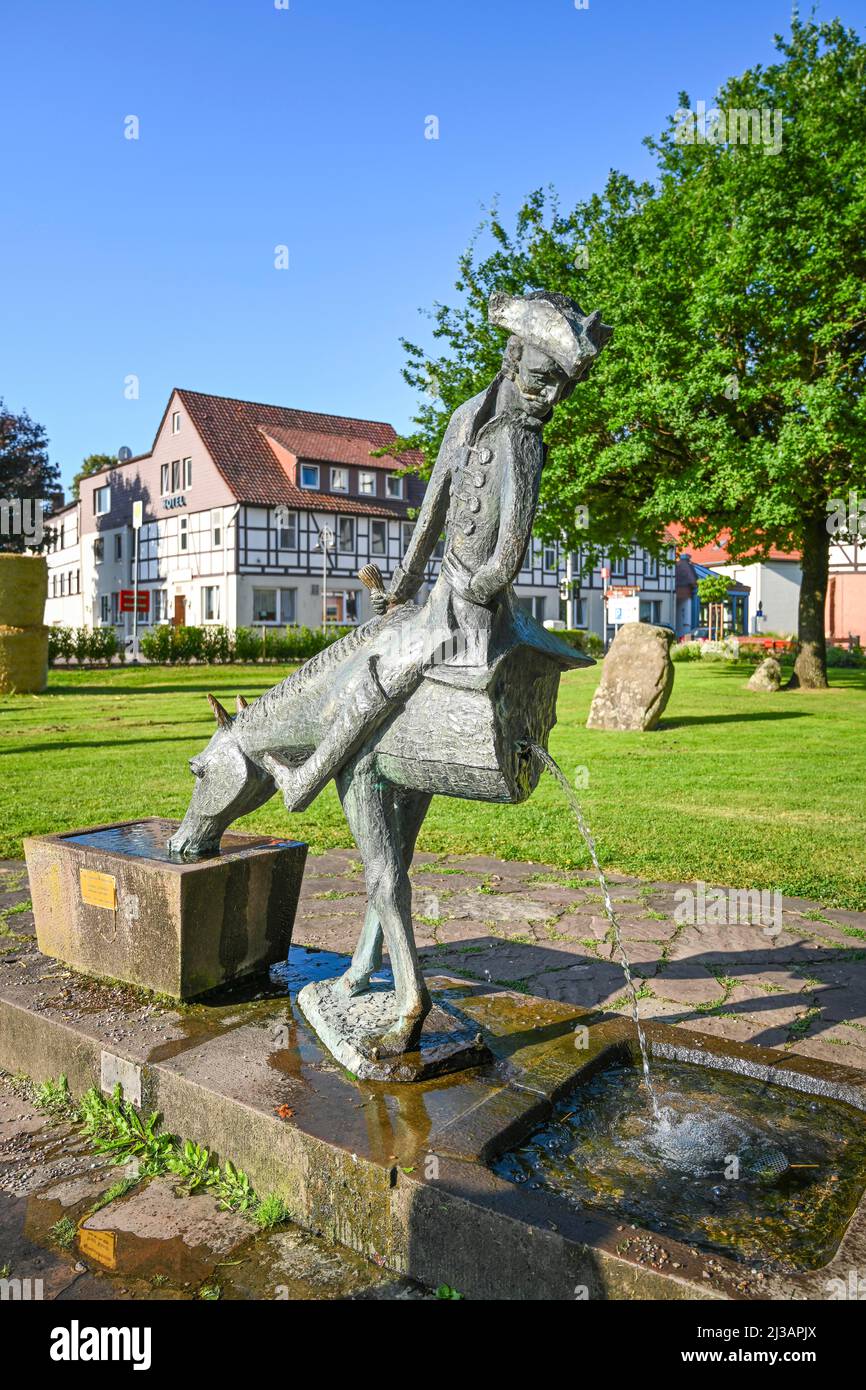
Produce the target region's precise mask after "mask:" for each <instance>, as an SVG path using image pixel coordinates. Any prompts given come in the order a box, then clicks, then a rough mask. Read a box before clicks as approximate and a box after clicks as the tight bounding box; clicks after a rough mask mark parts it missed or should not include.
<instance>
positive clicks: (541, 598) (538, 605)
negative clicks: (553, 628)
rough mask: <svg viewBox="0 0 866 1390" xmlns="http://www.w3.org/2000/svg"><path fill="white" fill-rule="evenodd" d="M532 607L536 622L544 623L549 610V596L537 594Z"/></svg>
mask: <svg viewBox="0 0 866 1390" xmlns="http://www.w3.org/2000/svg"><path fill="white" fill-rule="evenodd" d="M532 607H533V611H534V617H535V621H536V622H537V623H543V622H544V615H545V612H546V610H547V596H546V595H545V594H536V595H535V597H534V598H533V600H532Z"/></svg>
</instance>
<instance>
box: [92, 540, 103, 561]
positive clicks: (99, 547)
mask: <svg viewBox="0 0 866 1390" xmlns="http://www.w3.org/2000/svg"><path fill="white" fill-rule="evenodd" d="M104 556H105V541H104V540H103V538H102V536H97V537H96V540H95V541H94V542H93V558H94V560H95V561H96V563H97V564H99V563H100V561H101V560H102V559H103V558H104Z"/></svg>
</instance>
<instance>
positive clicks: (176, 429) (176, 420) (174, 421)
mask: <svg viewBox="0 0 866 1390" xmlns="http://www.w3.org/2000/svg"><path fill="white" fill-rule="evenodd" d="M171 432H172V434H180V411H179V410H173V411H172V414H171Z"/></svg>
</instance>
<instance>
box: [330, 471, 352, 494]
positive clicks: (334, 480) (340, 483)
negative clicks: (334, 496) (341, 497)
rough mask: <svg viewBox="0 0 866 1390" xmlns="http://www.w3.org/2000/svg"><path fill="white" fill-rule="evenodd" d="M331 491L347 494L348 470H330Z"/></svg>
mask: <svg viewBox="0 0 866 1390" xmlns="http://www.w3.org/2000/svg"><path fill="white" fill-rule="evenodd" d="M331 491H332V492H348V491H349V470H348V468H332V469H331Z"/></svg>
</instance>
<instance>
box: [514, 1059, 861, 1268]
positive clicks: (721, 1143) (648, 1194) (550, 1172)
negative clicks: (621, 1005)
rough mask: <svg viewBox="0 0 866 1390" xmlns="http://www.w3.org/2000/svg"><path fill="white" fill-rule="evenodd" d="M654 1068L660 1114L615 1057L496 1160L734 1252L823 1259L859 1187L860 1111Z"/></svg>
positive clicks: (589, 1203)
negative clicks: (540, 1125)
mask: <svg viewBox="0 0 866 1390" xmlns="http://www.w3.org/2000/svg"><path fill="white" fill-rule="evenodd" d="M656 1077H657V1078H658V1081H657V1091H658V1099H659V1107H660V1111H661V1116H660V1119H658V1120H656V1119H655V1117H654V1115H653V1112H652V1109H651V1107H650V1105H649V1103H648V1100H647V1096H646V1091H645V1089H644V1087H643V1086H642V1085H641V1073H640V1071H639V1070H638V1069H637V1068H635V1067H634V1066H625V1065H616V1066H610V1067H608V1068H606V1069H605V1070H604V1071H602V1072H600V1073H599V1074H598V1075H597V1076H596V1077H594V1078H593V1079H592V1080H591V1081H589V1082H588V1083H587V1084H586V1085H584V1086H583V1087H581V1088H580V1089H579V1090H575V1091H572V1092H571V1093H570V1095H569V1096H568V1097H566V1099H565V1100H563V1101H561V1102H560V1103H559V1104H558V1105H557V1106H556V1107H555V1111H554V1117H553V1119H552V1121H551V1122H550V1123H548V1124H547V1125H545V1126H544V1128H543V1129H540V1130H538V1131H536V1133H535V1134H534V1135H533V1136H532V1138H531V1139H530V1140H529V1141H528V1142H527V1143H526V1144H524V1145H522V1146H521V1147H520V1148H519V1149H515V1150H513V1151H512V1152H511V1153H508V1154H505V1155H503V1156H502V1157H501V1158H500V1159H499V1160H497V1162H496V1163H495V1164H493V1165H492V1166H493V1169H494V1171H495V1172H496V1173H498V1174H499V1175H500V1176H501V1177H503V1178H506V1179H507V1180H508V1181H510V1182H514V1183H520V1184H522V1185H524V1186H525V1187H527V1188H529V1189H536V1190H541V1191H546V1192H554V1193H558V1194H559V1195H561V1196H564V1197H566V1198H567V1199H568V1200H569V1201H571V1202H572V1203H573V1204H575V1205H576V1206H580V1207H587V1208H594V1209H601V1210H604V1211H607V1212H611V1213H613V1214H614V1215H616V1216H619V1217H622V1218H623V1219H624V1220H626V1221H628V1222H630V1223H631V1222H634V1223H635V1224H637V1225H640V1226H643V1227H645V1228H647V1229H649V1230H652V1231H656V1232H659V1233H663V1234H665V1235H669V1236H671V1237H674V1238H675V1239H678V1240H682V1241H685V1242H686V1243H687V1244H693V1245H696V1246H698V1247H700V1248H701V1249H704V1250H707V1251H715V1252H720V1253H723V1254H725V1255H728V1256H730V1257H731V1258H733V1259H738V1260H743V1261H749V1262H752V1263H754V1262H758V1263H764V1264H767V1265H769V1266H772V1267H776V1268H782V1269H787V1270H790V1271H798V1270H808V1269H817V1268H820V1267H821V1266H822V1265H824V1264H826V1262H827V1261H828V1260H829V1259H830V1258H831V1257H832V1256H833V1255H834V1254H835V1252H836V1250H837V1248H838V1246H839V1242H840V1240H841V1238H842V1235H843V1234H844V1231H845V1228H846V1226H847V1224H848V1221H849V1220H850V1218H851V1216H852V1214H853V1212H854V1209H855V1207H856V1206H857V1203H858V1201H859V1199H860V1197H861V1195H862V1193H863V1189H864V1186H866V1128H864V1122H863V1115H862V1114H861V1113H860V1112H859V1111H857V1110H854V1109H853V1108H851V1107H850V1106H847V1105H843V1104H841V1103H839V1102H836V1101H829V1100H824V1099H818V1098H816V1097H813V1096H806V1095H803V1094H802V1093H800V1092H797V1091H792V1090H789V1089H787V1088H785V1087H781V1086H771V1085H768V1084H766V1083H764V1082H759V1081H753V1080H750V1079H749V1078H746V1077H742V1076H734V1075H732V1074H731V1073H728V1072H723V1071H716V1070H709V1069H707V1068H704V1067H698V1066H686V1065H679V1064H674V1063H659V1064H654V1067H653V1078H654V1079H655V1078H656Z"/></svg>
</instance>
